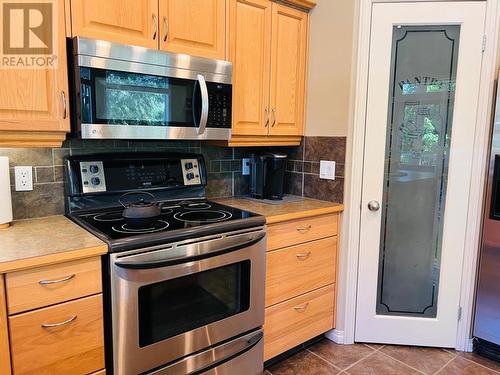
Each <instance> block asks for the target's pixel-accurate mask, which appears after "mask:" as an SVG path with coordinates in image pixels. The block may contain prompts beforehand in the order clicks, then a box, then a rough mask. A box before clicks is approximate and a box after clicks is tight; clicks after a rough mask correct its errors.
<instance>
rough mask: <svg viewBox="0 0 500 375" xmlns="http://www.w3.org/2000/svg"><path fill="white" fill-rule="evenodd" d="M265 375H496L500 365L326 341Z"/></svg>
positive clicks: (450, 354) (467, 356) (442, 353)
mask: <svg viewBox="0 0 500 375" xmlns="http://www.w3.org/2000/svg"><path fill="white" fill-rule="evenodd" d="M264 374H265V375H295V374H300V375H313V374H314V375H331V374H332V375H333V374H344V375H346V374H350V375H407V374H408V375H412V374H416V375H418V374H426V375H431V374H439V375H465V374H466V375H495V374H500V363H496V362H493V361H490V360H488V359H485V358H483V357H480V356H478V355H477V354H474V353H462V352H456V351H453V350H445V349H438V348H418V347H408V346H392V345H374V344H354V345H337V344H335V343H333V342H331V341H330V340H327V339H323V340H322V341H320V342H318V343H316V344H314V345H312V346H310V347H308V348H307V349H304V350H302V351H300V352H299V353H297V354H295V355H293V356H292V357H289V358H287V359H285V360H283V361H282V362H279V363H277V364H274V365H272V366H270V367H269V368H267V369H266V370H265V371H264Z"/></svg>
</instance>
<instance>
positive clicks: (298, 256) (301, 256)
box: [295, 251, 311, 260]
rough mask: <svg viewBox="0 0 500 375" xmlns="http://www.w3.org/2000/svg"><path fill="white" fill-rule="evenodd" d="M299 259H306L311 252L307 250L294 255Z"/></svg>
mask: <svg viewBox="0 0 500 375" xmlns="http://www.w3.org/2000/svg"><path fill="white" fill-rule="evenodd" d="M295 256H296V257H297V258H298V259H299V260H306V259H307V258H309V257H310V256H311V252H310V251H308V252H307V253H301V254H296V255H295Z"/></svg>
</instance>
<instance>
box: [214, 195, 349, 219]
mask: <svg viewBox="0 0 500 375" xmlns="http://www.w3.org/2000/svg"><path fill="white" fill-rule="evenodd" d="M214 201H216V202H219V203H221V204H225V205H226V206H232V207H236V208H239V209H242V210H246V211H250V212H254V213H256V214H260V215H263V216H265V217H266V222H267V224H274V223H279V222H282V221H288V220H294V219H301V218H305V217H311V216H317V215H325V214H331V213H335V212H341V211H343V210H344V205H342V204H339V203H334V202H326V201H320V200H317V199H310V198H304V200H301V201H298V202H290V203H284V204H268V203H259V202H256V201H255V200H250V199H245V198H238V197H236V198H219V199H214Z"/></svg>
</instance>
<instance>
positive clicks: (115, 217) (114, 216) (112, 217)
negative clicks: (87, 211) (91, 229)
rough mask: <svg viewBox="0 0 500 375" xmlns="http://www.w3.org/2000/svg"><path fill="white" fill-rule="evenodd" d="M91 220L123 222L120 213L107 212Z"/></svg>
mask: <svg viewBox="0 0 500 375" xmlns="http://www.w3.org/2000/svg"><path fill="white" fill-rule="evenodd" d="M93 219H94V220H95V221H121V220H123V217H122V213H121V212H108V213H104V214H98V215H95V216H94V217H93Z"/></svg>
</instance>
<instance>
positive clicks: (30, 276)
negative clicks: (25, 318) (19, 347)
mask: <svg viewBox="0 0 500 375" xmlns="http://www.w3.org/2000/svg"><path fill="white" fill-rule="evenodd" d="M6 286H7V306H8V311H9V314H16V313H20V312H23V311H28V310H33V309H37V308H40V307H45V306H50V305H54V304H56V303H60V302H64V301H69V300H72V299H76V298H80V297H85V296H89V295H91V294H97V293H101V292H102V276H101V258H99V257H94V258H87V259H80V260H75V261H72V262H66V263H60V264H55V265H51V266H45V267H39V268H33V269H30V270H25V271H18V272H12V273H8V274H7V276H6Z"/></svg>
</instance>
